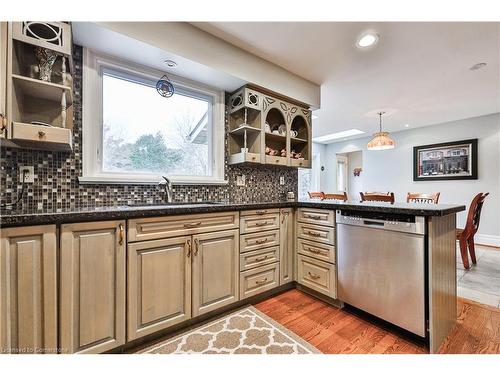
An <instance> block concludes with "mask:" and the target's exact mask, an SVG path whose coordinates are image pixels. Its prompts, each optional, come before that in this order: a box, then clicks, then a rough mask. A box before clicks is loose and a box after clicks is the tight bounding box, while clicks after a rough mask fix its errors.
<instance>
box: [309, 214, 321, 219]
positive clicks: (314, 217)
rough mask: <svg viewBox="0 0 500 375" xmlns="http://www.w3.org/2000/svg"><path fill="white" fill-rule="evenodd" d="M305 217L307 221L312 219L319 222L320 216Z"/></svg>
mask: <svg viewBox="0 0 500 375" xmlns="http://www.w3.org/2000/svg"><path fill="white" fill-rule="evenodd" d="M306 217H307V218H309V219H313V220H320V219H321V216H319V215H307V216H306Z"/></svg>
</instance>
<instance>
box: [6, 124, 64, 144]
mask: <svg viewBox="0 0 500 375" xmlns="http://www.w3.org/2000/svg"><path fill="white" fill-rule="evenodd" d="M9 134H10V136H9V138H11V139H13V140H20V141H28V142H47V143H49V144H63V145H68V147H69V148H71V143H72V136H71V129H66V128H58V127H49V126H42V125H32V124H20V123H17V122H13V123H12V124H11V126H10V132H9Z"/></svg>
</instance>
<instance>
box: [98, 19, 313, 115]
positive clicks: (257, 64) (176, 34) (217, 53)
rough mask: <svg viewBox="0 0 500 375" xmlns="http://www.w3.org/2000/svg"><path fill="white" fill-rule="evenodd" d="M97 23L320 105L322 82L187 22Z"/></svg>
mask: <svg viewBox="0 0 500 375" xmlns="http://www.w3.org/2000/svg"><path fill="white" fill-rule="evenodd" d="M97 25H99V26H101V27H104V28H108V29H110V30H113V31H116V32H118V33H121V34H124V35H127V36H129V37H131V38H134V39H137V40H140V41H142V42H144V43H148V44H150V45H153V46H155V47H157V48H160V49H162V50H165V51H169V52H171V53H174V54H177V55H179V56H182V57H185V58H187V59H190V60H192V61H196V62H198V63H200V64H203V65H206V66H209V67H211V68H214V69H217V70H221V71H223V72H226V73H228V74H231V75H233V76H234V77H238V78H240V79H242V80H243V81H246V82H250V83H253V84H255V85H258V86H261V87H265V88H266V89H268V90H272V91H274V92H277V93H281V94H285V95H287V96H288V97H290V98H293V99H296V100H299V101H301V102H303V103H306V104H309V105H310V106H311V107H313V108H319V107H320V100H321V99H320V91H321V88H320V86H319V85H317V84H315V83H313V82H310V81H308V80H306V79H304V78H302V77H299V76H298V75H296V74H293V73H290V72H289V71H287V70H286V69H284V68H282V67H280V66H278V65H276V64H273V63H270V62H269V61H266V60H264V59H262V58H260V57H258V56H255V55H252V54H251V53H249V52H247V51H245V50H243V49H241V48H238V47H236V46H234V45H232V44H230V43H228V42H226V41H224V40H222V39H219V38H216V37H215V36H213V35H211V34H209V33H207V32H205V31H202V30H200V29H198V28H197V27H195V26H193V25H191V24H189V23H187V22H97Z"/></svg>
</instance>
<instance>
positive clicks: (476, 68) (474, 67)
mask: <svg viewBox="0 0 500 375" xmlns="http://www.w3.org/2000/svg"><path fill="white" fill-rule="evenodd" d="M486 65H487V64H486V63H485V62H480V63H477V64H474V65H472V66H471V67H470V68H469V69H470V70H478V69H481V68H484V67H485V66H486Z"/></svg>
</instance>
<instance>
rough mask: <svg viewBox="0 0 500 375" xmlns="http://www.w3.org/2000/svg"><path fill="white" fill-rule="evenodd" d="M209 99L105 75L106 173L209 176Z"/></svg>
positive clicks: (104, 145)
mask: <svg viewBox="0 0 500 375" xmlns="http://www.w3.org/2000/svg"><path fill="white" fill-rule="evenodd" d="M209 105H210V102H209V101H208V100H205V99H202V98H197V97H193V96H188V95H183V94H179V93H176V94H174V96H172V97H171V98H168V99H166V98H163V97H161V96H160V95H158V94H157V93H156V90H155V89H154V88H153V87H151V86H148V85H145V84H143V83H139V82H133V81H130V80H125V79H121V78H117V77H115V76H111V75H104V76H103V121H104V123H103V170H104V171H107V172H119V173H124V172H125V173H134V172H135V173H155V174H165V175H185V176H207V175H209V173H210V168H209V165H210V164H209V160H210V159H211V158H210V149H209V144H210V143H209V142H208V140H209V136H210V134H211V126H212V124H211V121H210V120H209V116H208V115H207V114H208V109H209Z"/></svg>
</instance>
